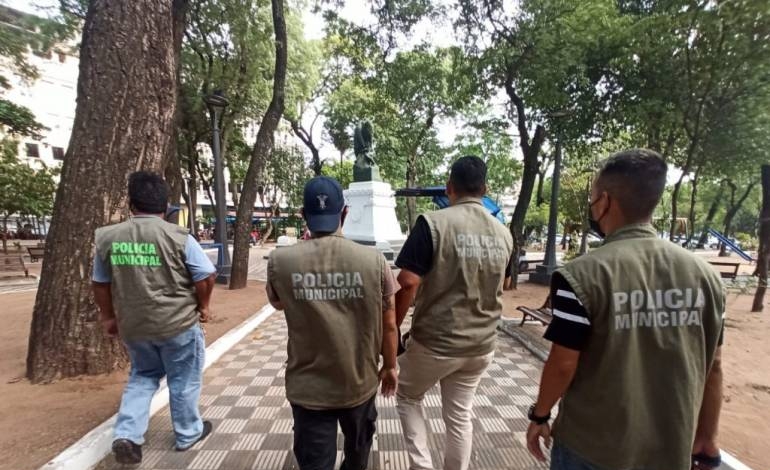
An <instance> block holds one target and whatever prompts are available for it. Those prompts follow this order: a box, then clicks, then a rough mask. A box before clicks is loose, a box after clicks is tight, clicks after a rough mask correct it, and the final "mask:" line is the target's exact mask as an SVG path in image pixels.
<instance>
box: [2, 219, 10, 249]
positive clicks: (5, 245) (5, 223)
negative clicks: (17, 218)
mask: <svg viewBox="0 0 770 470" xmlns="http://www.w3.org/2000/svg"><path fill="white" fill-rule="evenodd" d="M8 217H10V216H9V215H6V216H5V217H3V253H5V254H6V255H7V254H8Z"/></svg>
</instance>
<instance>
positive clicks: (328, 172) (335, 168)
mask: <svg viewBox="0 0 770 470" xmlns="http://www.w3.org/2000/svg"><path fill="white" fill-rule="evenodd" d="M321 171H322V173H323V175H325V176H330V177H332V178H334V179H336V180H337V181H338V182H339V183H340V186H342V187H343V188H347V187H349V186H350V183H352V182H353V162H352V161H349V160H345V161H343V162H342V163H340V162H335V163H333V164H328V165H324V167H323V169H322V170H321Z"/></svg>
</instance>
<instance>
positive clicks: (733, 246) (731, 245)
mask: <svg viewBox="0 0 770 470" xmlns="http://www.w3.org/2000/svg"><path fill="white" fill-rule="evenodd" d="M708 232H709V233H710V234H711V235H713V236H715V237H716V238H717V240H719V242H720V243H723V244H724V245H725V246H727V247H728V248H730V249H731V250H732V251H734V252H735V253H737V254H738V256H740V257H741V258H743V259H745V260H746V261H748V262H749V263H753V262H754V258H752V257H751V255H749V254H748V253H746V252H745V251H743V250H741V249H740V247H739V246H738V245H736V244H735V243H733V242H731V241H730V239H729V238H727V237H725V236H724V235H722V234H721V233H719V232H717V231H716V230H714V229H713V228H710V229H708Z"/></svg>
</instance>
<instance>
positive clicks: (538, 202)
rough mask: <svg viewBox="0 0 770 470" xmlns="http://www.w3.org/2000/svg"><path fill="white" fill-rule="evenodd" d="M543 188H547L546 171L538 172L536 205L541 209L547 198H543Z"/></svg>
mask: <svg viewBox="0 0 770 470" xmlns="http://www.w3.org/2000/svg"><path fill="white" fill-rule="evenodd" d="M543 186H545V171H538V172H537V193H536V194H537V196H536V197H535V205H537V207H540V206H542V205H543V203H544V202H545V197H544V196H543Z"/></svg>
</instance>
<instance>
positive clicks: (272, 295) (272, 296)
mask: <svg viewBox="0 0 770 470" xmlns="http://www.w3.org/2000/svg"><path fill="white" fill-rule="evenodd" d="M265 292H267V298H268V300H270V301H271V302H280V301H281V299H280V298H279V297H278V294H276V292H275V288H273V257H272V256H270V257H269V258H268V259H267V283H266V284H265Z"/></svg>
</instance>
